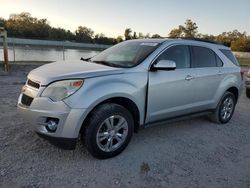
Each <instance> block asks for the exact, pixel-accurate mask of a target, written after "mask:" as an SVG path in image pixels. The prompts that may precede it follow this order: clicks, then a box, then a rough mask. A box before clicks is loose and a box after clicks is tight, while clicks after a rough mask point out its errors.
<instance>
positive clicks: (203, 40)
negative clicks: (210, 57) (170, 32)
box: [180, 37, 224, 46]
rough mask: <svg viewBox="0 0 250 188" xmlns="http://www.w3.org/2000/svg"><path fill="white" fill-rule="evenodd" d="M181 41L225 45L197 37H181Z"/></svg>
mask: <svg viewBox="0 0 250 188" xmlns="http://www.w3.org/2000/svg"><path fill="white" fill-rule="evenodd" d="M180 39H184V40H185V39H186V40H194V41H200V42H208V43H212V44H219V45H223V46H224V44H222V43H220V42H215V41H212V40H208V39H202V38H195V37H180Z"/></svg>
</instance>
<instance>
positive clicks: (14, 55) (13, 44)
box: [12, 39, 16, 62]
mask: <svg viewBox="0 0 250 188" xmlns="http://www.w3.org/2000/svg"><path fill="white" fill-rule="evenodd" d="M12 50H13V60H14V62H16V51H15V42H14V39H13V40H12Z"/></svg>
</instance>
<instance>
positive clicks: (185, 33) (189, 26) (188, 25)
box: [168, 19, 198, 38]
mask: <svg viewBox="0 0 250 188" xmlns="http://www.w3.org/2000/svg"><path fill="white" fill-rule="evenodd" d="M184 24H185V25H184V26H183V25H179V27H178V28H174V29H172V30H171V31H170V33H169V34H168V35H169V37H171V38H180V37H185V38H193V37H196V36H197V33H198V30H197V29H198V26H197V25H196V23H195V22H193V21H192V20H191V19H187V20H186V22H185V23H184Z"/></svg>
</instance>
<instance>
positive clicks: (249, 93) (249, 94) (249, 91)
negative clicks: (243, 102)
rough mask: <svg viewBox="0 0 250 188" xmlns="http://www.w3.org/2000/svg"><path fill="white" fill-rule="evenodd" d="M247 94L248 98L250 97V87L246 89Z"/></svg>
mask: <svg viewBox="0 0 250 188" xmlns="http://www.w3.org/2000/svg"><path fill="white" fill-rule="evenodd" d="M246 96H247V98H250V89H249V88H247V89H246Z"/></svg>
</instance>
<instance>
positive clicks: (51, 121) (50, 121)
mask: <svg viewBox="0 0 250 188" xmlns="http://www.w3.org/2000/svg"><path fill="white" fill-rule="evenodd" d="M58 123H59V119H57V118H47V120H46V126H45V127H46V129H47V130H48V131H49V132H55V131H56V129H57V125H58Z"/></svg>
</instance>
